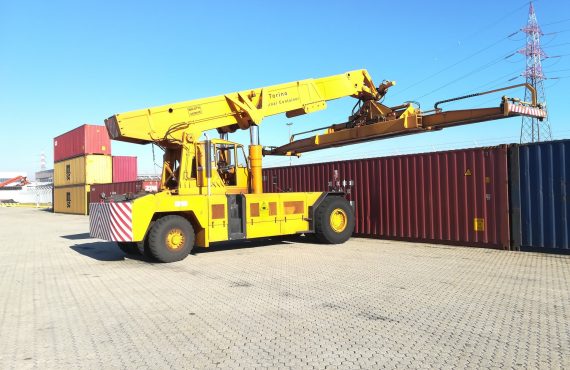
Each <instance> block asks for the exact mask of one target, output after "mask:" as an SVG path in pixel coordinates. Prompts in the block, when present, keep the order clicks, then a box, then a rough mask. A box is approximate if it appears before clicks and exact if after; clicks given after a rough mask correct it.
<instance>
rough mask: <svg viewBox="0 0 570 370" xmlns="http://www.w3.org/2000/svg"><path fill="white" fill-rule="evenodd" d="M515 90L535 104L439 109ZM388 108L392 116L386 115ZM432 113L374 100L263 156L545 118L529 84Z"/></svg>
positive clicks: (515, 101)
mask: <svg viewBox="0 0 570 370" xmlns="http://www.w3.org/2000/svg"><path fill="white" fill-rule="evenodd" d="M516 87H525V88H527V89H528V90H529V91H530V93H531V96H532V101H531V102H523V101H520V100H519V99H514V98H508V97H506V96H503V98H502V100H501V104H500V106H499V107H493V108H479V109H464V110H453V111H448V112H444V111H442V110H441V108H439V105H440V104H443V103H446V102H451V101H456V100H461V99H467V98H471V97H475V96H481V95H486V94H490V93H495V92H498V91H503V90H507V89H513V88H516ZM367 105H368V106H367ZM376 108H378V110H380V111H382V112H383V114H380V113H378V114H374V113H372V114H371V112H373V111H374V109H376ZM387 109H388V110H389V113H387V114H386V110H387ZM431 112H434V113H431ZM431 112H421V111H420V110H419V109H416V108H414V107H412V105H411V104H406V105H402V106H397V107H392V108H388V107H385V106H383V105H381V104H379V103H377V102H375V101H368V102H367V103H365V104H364V105H363V107H362V108H361V110H360V111H359V112H358V113H357V114H355V115H353V116H352V117H351V119H350V120H349V121H348V122H345V123H341V124H336V125H332V126H329V127H323V128H321V129H326V132H325V133H323V134H321V135H314V136H311V137H308V138H304V139H298V140H294V138H295V135H293V136H292V137H291V141H290V142H289V143H288V144H285V145H282V146H280V147H267V148H264V152H263V153H264V154H265V155H299V154H301V153H306V152H310V151H314V150H320V149H326V148H331V147H337V146H342V145H347V144H355V143H361V142H366V141H371V140H379V139H386V138H390V137H395V136H403V135H409V134H413V133H418V132H423V131H431V130H441V129H443V128H446V127H453V126H458V125H465V124H470V123H476V122H484V121H490V120H497V119H502V118H508V117H513V116H530V117H536V118H538V119H541V120H542V119H544V118H545V117H546V111H545V110H543V109H542V106H541V105H540V104H539V103H537V98H536V91H535V89H534V88H533V87H532V86H531V85H529V84H519V85H514V86H509V87H505V88H501V89H495V90H491V91H485V92H481V93H476V94H471V95H465V96H461V97H458V98H453V99H448V100H443V101H440V102H437V103H436V104H435V109H434V110H433V111H431ZM426 113H431V114H426ZM355 117H356V118H355ZM312 131H315V130H311V131H306V132H305V133H309V132H312Z"/></svg>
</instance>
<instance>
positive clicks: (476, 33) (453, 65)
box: [392, 1, 531, 97]
mask: <svg viewBox="0 0 570 370" xmlns="http://www.w3.org/2000/svg"><path fill="white" fill-rule="evenodd" d="M530 3H531V1H526V2H525V3H524V4H522V5H521V6H519V7H517V8H515V9H514V10H513V11H510V12H509V13H507V14H506V15H504V16H502V17H500V18H498V19H497V20H495V21H493V22H491V23H490V24H489V25H487V26H485V27H482V28H480V29H478V30H477V31H475V32H473V33H471V34H470V35H468V36H467V37H465V40H469V39H471V38H473V37H474V36H477V35H479V34H480V33H481V31H483V30H486V29H489V28H490V27H492V26H494V25H496V24H498V23H500V22H501V21H503V20H504V19H506V18H508V17H512V16H513V14H515V13H516V12H518V11H519V10H521V9H523V8H525V7H526V6H527V5H528V4H530ZM519 32H520V31H516V32H513V33H511V34H510V35H508V36H506V37H504V38H501V39H500V40H498V41H496V42H494V43H492V44H491V45H489V46H487V47H484V48H483V49H480V50H478V51H476V52H475V53H473V54H471V55H469V56H467V57H465V58H463V59H461V60H459V61H457V62H455V63H453V64H451V65H449V66H447V67H445V68H443V69H442V70H439V71H438V72H435V73H433V74H431V75H429V76H427V77H426V78H424V79H422V80H420V81H418V82H415V83H413V84H411V85H409V86H407V87H406V88H404V89H402V90H400V91H398V92H396V93H395V94H393V95H392V97H395V96H398V95H400V94H401V93H403V92H405V91H408V90H409V89H411V88H413V87H416V86H418V85H419V84H421V83H424V82H425V81H427V80H429V79H431V78H433V77H435V76H438V75H440V74H441V73H443V72H445V71H447V70H449V69H451V68H453V67H455V66H457V65H458V64H461V63H463V62H465V61H468V60H469V59H471V58H472V57H474V56H476V55H479V54H481V53H482V52H484V51H486V50H489V49H490V48H492V47H493V46H495V45H497V44H499V43H501V42H502V41H504V40H506V39H509V38H511V37H512V36H514V35H516V34H518V33H519ZM449 50H451V48H447V49H445V50H443V51H449Z"/></svg>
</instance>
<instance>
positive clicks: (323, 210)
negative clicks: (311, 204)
mask: <svg viewBox="0 0 570 370" xmlns="http://www.w3.org/2000/svg"><path fill="white" fill-rule="evenodd" d="M353 231H354V212H353V211H352V207H351V206H350V203H348V201H347V200H346V199H344V198H342V197H335V196H333V197H329V198H327V199H325V200H324V201H323V202H322V203H321V204H320V205H319V208H317V211H316V212H315V235H316V237H317V239H318V240H319V241H320V242H321V243H327V244H341V243H344V242H345V241H347V240H348V239H349V238H350V236H351V235H352V232H353Z"/></svg>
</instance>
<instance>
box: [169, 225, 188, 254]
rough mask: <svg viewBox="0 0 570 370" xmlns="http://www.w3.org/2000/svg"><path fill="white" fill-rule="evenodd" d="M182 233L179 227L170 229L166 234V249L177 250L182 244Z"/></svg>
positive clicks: (183, 239)
mask: <svg viewBox="0 0 570 370" xmlns="http://www.w3.org/2000/svg"><path fill="white" fill-rule="evenodd" d="M184 241H185V238H184V233H183V232H182V230H180V229H171V230H170V231H169V232H168V234H166V246H167V247H168V249H172V250H178V249H180V248H182V246H183V245H184Z"/></svg>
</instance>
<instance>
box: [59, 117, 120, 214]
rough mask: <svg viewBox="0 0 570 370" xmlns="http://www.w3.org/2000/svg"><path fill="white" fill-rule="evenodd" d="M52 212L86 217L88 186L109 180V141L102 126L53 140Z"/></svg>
mask: <svg viewBox="0 0 570 370" xmlns="http://www.w3.org/2000/svg"><path fill="white" fill-rule="evenodd" d="M53 147H54V193H53V210H54V212H58V213H73V214H87V213H88V212H89V210H88V206H87V202H88V198H89V191H90V185H91V184H93V183H96V182H110V181H112V176H113V172H112V159H111V156H110V154H111V140H110V139H109V135H108V134H107V130H106V129H105V127H103V126H94V125H83V126H80V127H78V128H76V129H74V130H71V131H69V132H66V133H65V134H63V135H60V136H58V137H56V138H54V140H53Z"/></svg>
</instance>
